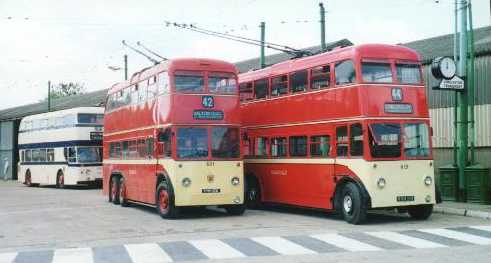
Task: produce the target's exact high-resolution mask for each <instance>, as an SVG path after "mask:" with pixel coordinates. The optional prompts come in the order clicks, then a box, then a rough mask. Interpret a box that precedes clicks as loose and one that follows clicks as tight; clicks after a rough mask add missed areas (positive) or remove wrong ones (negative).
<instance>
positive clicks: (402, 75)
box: [396, 64, 421, 84]
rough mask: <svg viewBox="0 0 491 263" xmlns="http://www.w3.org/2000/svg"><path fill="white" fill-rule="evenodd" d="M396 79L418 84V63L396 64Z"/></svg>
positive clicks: (405, 82)
mask: <svg viewBox="0 0 491 263" xmlns="http://www.w3.org/2000/svg"><path fill="white" fill-rule="evenodd" d="M396 71H397V81H398V82H399V83H402V84H420V83H421V71H420V70H419V65H418V64H396Z"/></svg>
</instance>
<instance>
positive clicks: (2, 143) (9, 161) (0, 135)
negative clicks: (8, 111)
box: [0, 121, 19, 180]
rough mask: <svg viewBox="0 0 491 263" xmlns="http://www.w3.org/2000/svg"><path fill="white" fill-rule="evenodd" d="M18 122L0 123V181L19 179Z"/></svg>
mask: <svg viewBox="0 0 491 263" xmlns="http://www.w3.org/2000/svg"><path fill="white" fill-rule="evenodd" d="M18 125H19V124H18V121H4V122H0V179H4V180H11V179H12V180H16V179H17V162H18V150H17V131H18Z"/></svg>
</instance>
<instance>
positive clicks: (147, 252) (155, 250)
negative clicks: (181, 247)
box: [124, 243, 172, 263]
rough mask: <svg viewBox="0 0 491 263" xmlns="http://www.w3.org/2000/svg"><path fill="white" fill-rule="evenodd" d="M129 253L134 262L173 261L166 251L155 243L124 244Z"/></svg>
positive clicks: (155, 262) (160, 262)
mask: <svg viewBox="0 0 491 263" xmlns="http://www.w3.org/2000/svg"><path fill="white" fill-rule="evenodd" d="M124 246H125V248H126V251H127V252H128V255H129V256H130V258H131V260H132V261H133V262H134V263H140V262H146V263H162V262H172V259H171V258H170V257H169V255H167V253H165V251H164V250H163V249H162V248H161V247H160V246H159V245H157V244H155V243H145V244H129V245H124Z"/></svg>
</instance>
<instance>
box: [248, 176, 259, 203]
mask: <svg viewBox="0 0 491 263" xmlns="http://www.w3.org/2000/svg"><path fill="white" fill-rule="evenodd" d="M245 203H246V206H247V207H248V208H251V209H257V208H259V207H260V205H261V189H260V186H259V183H258V181H257V180H256V179H255V178H253V179H249V180H248V181H247V187H246V193H245Z"/></svg>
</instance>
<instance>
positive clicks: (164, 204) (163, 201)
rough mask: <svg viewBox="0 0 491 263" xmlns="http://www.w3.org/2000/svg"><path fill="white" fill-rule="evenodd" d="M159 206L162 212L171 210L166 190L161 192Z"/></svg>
mask: <svg viewBox="0 0 491 263" xmlns="http://www.w3.org/2000/svg"><path fill="white" fill-rule="evenodd" d="M159 206H160V210H162V212H166V210H167V209H168V208H169V194H168V193H167V191H165V190H161V191H160V194H159Z"/></svg>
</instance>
